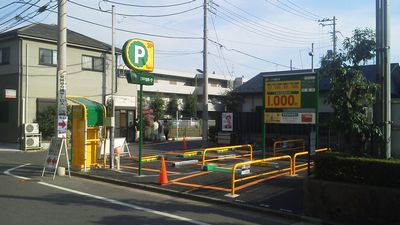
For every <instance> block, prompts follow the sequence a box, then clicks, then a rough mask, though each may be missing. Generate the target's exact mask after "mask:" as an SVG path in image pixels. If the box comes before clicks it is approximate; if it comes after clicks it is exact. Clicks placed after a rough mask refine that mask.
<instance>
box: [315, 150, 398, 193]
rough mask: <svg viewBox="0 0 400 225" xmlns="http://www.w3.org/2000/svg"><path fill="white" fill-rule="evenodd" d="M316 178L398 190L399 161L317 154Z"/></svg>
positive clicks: (336, 154) (337, 154)
mask: <svg viewBox="0 0 400 225" xmlns="http://www.w3.org/2000/svg"><path fill="white" fill-rule="evenodd" d="M315 172H316V177H317V178H319V179H323V180H330V181H339V182H349V183H356V184H366V185H376V186H386V187H394V188H400V160H385V159H374V158H365V157H354V156H350V155H346V154H339V153H322V154H317V155H316V158H315Z"/></svg>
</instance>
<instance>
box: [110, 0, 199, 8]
mask: <svg viewBox="0 0 400 225" xmlns="http://www.w3.org/2000/svg"><path fill="white" fill-rule="evenodd" d="M103 1H104V2H110V3H113V4H116V5H123V6H131V7H140V8H166V7H175V6H181V5H186V4H190V3H192V2H195V1H197V0H190V1H186V2H181V3H176V4H169V5H136V4H129V3H122V2H117V1H110V0H103Z"/></svg>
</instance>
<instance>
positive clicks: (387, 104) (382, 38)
mask: <svg viewBox="0 0 400 225" xmlns="http://www.w3.org/2000/svg"><path fill="white" fill-rule="evenodd" d="M376 65H377V76H378V79H379V83H380V85H381V91H380V96H379V97H380V98H379V100H380V101H379V102H380V104H379V106H380V107H379V108H380V109H378V111H381V112H380V113H379V116H380V118H379V122H381V124H382V131H383V144H382V147H381V149H382V152H383V153H384V156H385V158H387V159H388V158H390V157H391V90H390V86H391V74H390V73H391V71H390V26H389V3H388V0H376Z"/></svg>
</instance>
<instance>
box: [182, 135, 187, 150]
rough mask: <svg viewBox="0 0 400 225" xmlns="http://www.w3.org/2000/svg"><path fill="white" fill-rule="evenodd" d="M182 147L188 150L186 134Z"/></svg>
mask: <svg viewBox="0 0 400 225" xmlns="http://www.w3.org/2000/svg"><path fill="white" fill-rule="evenodd" d="M182 149H183V150H187V149H188V146H187V143H186V137H185V136H183V140H182Z"/></svg>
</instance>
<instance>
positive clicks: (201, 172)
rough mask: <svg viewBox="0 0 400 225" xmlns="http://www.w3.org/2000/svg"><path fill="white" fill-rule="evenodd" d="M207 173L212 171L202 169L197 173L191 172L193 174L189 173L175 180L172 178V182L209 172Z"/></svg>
mask: <svg viewBox="0 0 400 225" xmlns="http://www.w3.org/2000/svg"><path fill="white" fill-rule="evenodd" d="M207 173H210V171H200V172H198V173H195V174H191V175H188V176H184V177H180V178H176V179H174V180H171V182H176V181H181V180H184V179H188V178H191V177H197V176H200V175H203V174H207Z"/></svg>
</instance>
